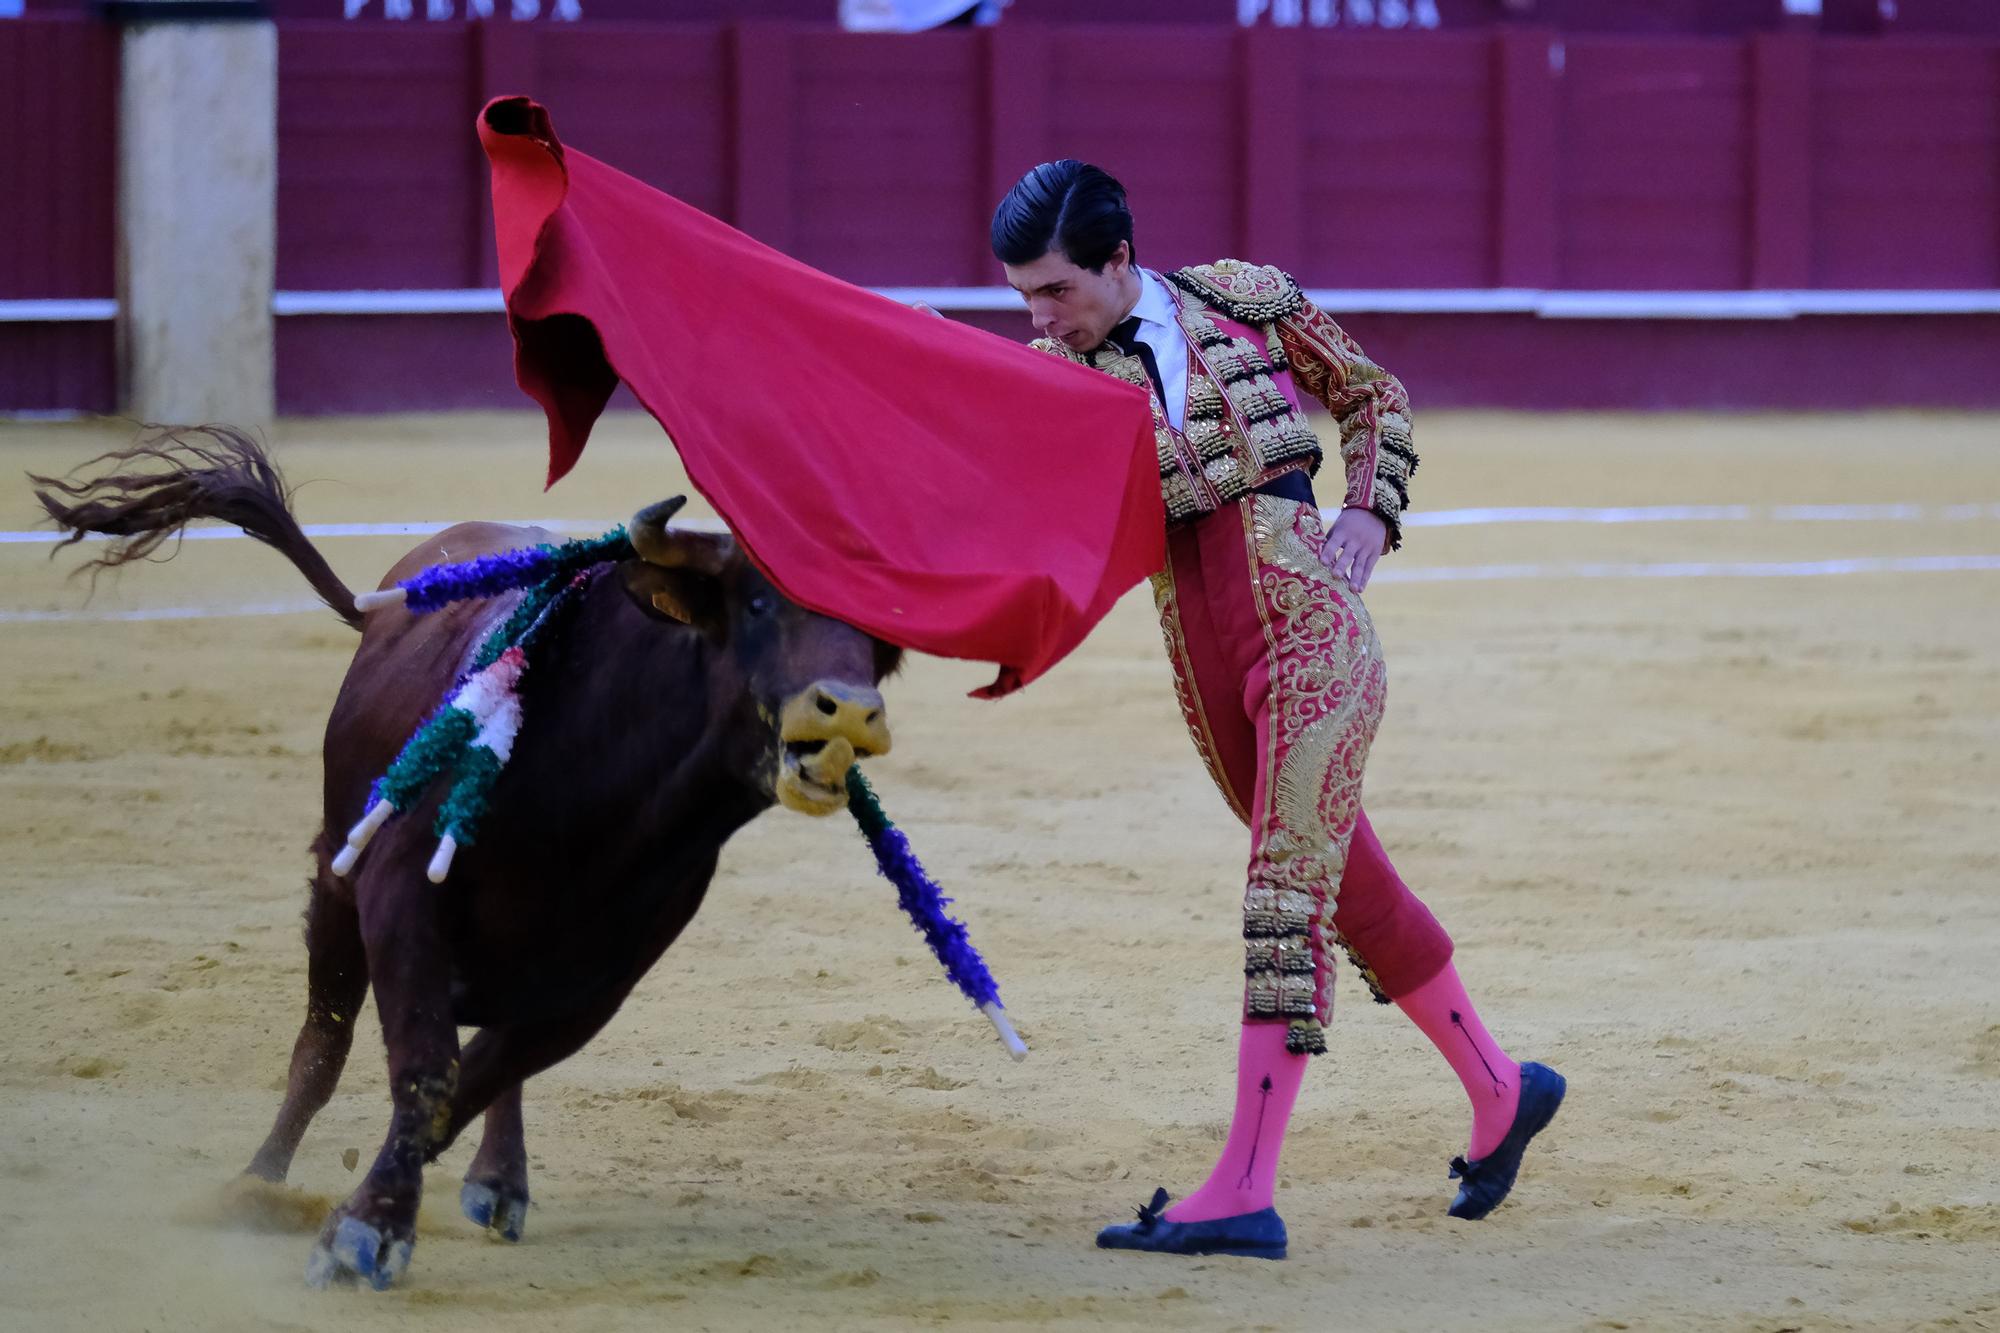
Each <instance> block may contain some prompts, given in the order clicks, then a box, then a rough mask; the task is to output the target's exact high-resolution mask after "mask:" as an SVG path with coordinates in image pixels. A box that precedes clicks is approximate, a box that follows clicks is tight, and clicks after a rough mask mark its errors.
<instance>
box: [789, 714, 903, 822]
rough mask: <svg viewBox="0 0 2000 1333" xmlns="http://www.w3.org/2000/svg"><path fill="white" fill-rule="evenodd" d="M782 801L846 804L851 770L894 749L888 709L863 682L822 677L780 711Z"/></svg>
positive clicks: (808, 808) (814, 808) (826, 810)
mask: <svg viewBox="0 0 2000 1333" xmlns="http://www.w3.org/2000/svg"><path fill="white" fill-rule="evenodd" d="M778 741H779V746H780V753H779V758H778V781H777V784H776V788H777V795H778V802H779V804H781V805H783V806H784V807H785V808H786V809H788V810H797V811H799V812H800V813H801V814H808V815H827V814H832V813H833V812H834V811H835V810H838V809H840V808H841V807H842V806H843V805H846V804H847V770H848V769H850V768H852V767H854V761H855V760H857V759H866V758H867V757H868V756H870V755H876V754H887V753H889V711H888V709H887V707H886V706H884V704H883V703H882V696H881V695H880V694H879V693H877V692H876V691H874V690H871V689H868V688H866V687H864V686H859V685H844V684H841V683H839V682H836V681H828V680H823V681H820V682H819V683H817V684H814V685H808V686H807V687H806V688H805V689H803V690H800V691H799V692H798V693H797V694H795V695H793V696H792V697H791V698H790V699H788V700H786V701H785V706H784V709H783V711H782V712H780V713H779V715H778Z"/></svg>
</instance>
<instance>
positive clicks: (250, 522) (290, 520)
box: [28, 425, 361, 629]
mask: <svg viewBox="0 0 2000 1333" xmlns="http://www.w3.org/2000/svg"><path fill="white" fill-rule="evenodd" d="M98 464H108V465H109V467H107V468H104V469H98V467H97V465H98ZM92 471H96V472H97V475H90V473H91V472H92ZM28 480H29V481H31V482H33V483H34V485H35V498H36V499H37V500H39V501H41V504H42V508H43V509H45V510H47V511H48V514H49V517H50V518H52V519H54V520H55V521H56V522H57V523H58V524H59V525H61V526H62V527H63V528H64V529H66V530H67V532H68V534H69V535H68V537H67V538H65V539H64V541H63V542H62V543H61V546H58V547H57V549H58V550H60V549H62V546H68V545H70V544H71V543H72V542H80V541H82V540H83V539H84V537H85V536H86V535H88V534H90V533H102V534H103V535H105V536H108V537H111V538H113V540H112V542H111V543H110V545H109V546H108V547H107V549H106V550H105V553H104V554H103V555H100V556H98V557H97V558H96V559H95V560H92V561H90V562H89V563H87V564H85V565H83V566H82V568H81V569H79V570H78V571H77V572H78V573H81V572H83V570H89V571H91V574H92V577H93V578H94V577H95V576H96V574H97V573H98V572H99V571H102V570H106V569H116V568H117V567H118V566H120V565H125V564H130V563H131V562H132V561H134V560H144V559H146V558H147V557H148V556H150V555H152V554H153V552H154V551H156V550H158V549H159V548H160V547H161V546H162V545H164V544H165V543H166V542H168V541H170V540H173V539H174V538H177V537H178V536H179V535H180V533H181V531H182V530H183V529H184V528H186V527H187V525H188V524H189V523H190V522H192V521H194V520H195V519H198V518H212V519H219V520H221V521H222V522H224V523H234V524H235V525H236V526H237V527H239V528H241V529H243V531H245V532H247V533H249V534H250V535H251V536H252V537H255V538H256V539H257V540H258V541H260V542H262V543H264V545H266V546H269V547H271V548H272V549H274V550H276V551H277V552H278V553H279V554H280V555H283V556H284V557H285V558H286V559H287V560H290V561H291V562H292V563H293V564H294V565H296V566H297V567H298V571H299V573H301V574H303V575H305V577H306V582H308V583H310V584H312V588H313V591H314V592H316V593H318V594H319V595H320V600H321V601H323V602H325V603H326V604H327V605H328V606H330V607H332V608H333V610H334V613H335V614H336V615H338V616H339V617H340V618H341V619H342V620H345V621H346V622H347V623H348V624H349V625H350V626H352V627H353V628H355V629H360V628H361V613H360V612H359V611H357V610H355V609H354V594H353V593H352V592H350V591H349V590H348V587H347V585H346V584H344V583H342V582H341V581H340V576H339V575H338V574H335V573H334V572H333V567H332V566H331V565H329V564H327V563H326V558H325V557H324V556H322V555H321V554H320V553H319V548H317V547H315V546H314V545H313V544H312V541H311V539H309V538H308V537H307V536H306V534H305V531H304V529H302V528H300V527H299V522H298V520H297V519H296V518H294V517H292V506H291V499H292V493H291V491H290V489H289V488H287V487H286V485H285V478H284V476H283V474H281V473H280V472H279V471H278V466H277V464H275V463H273V462H272V461H271V459H270V456H269V455H268V454H266V453H265V452H264V450H263V447H262V446H260V445H259V444H258V443H257V442H256V441H255V440H253V439H251V438H250V437H249V436H248V435H245V434H244V433H243V432H242V431H240V430H237V429H235V428H234V427H231V426H215V425H210V426H190V427H156V428H153V429H152V430H151V433H150V434H148V435H147V436H146V437H145V438H144V439H142V440H140V441H139V443H137V444H135V445H133V446H132V447H131V448H129V449H116V450H113V451H112V452H110V453H106V454H100V455H98V456H97V457H96V458H93V459H91V460H90V461H89V462H88V463H84V464H82V465H81V466H79V467H78V468H76V469H75V470H73V471H72V472H71V473H70V474H69V475H68V476H66V477H42V476H36V475H34V474H33V473H30V474H29V476H28ZM172 554H173V552H171V551H170V552H168V555H169V556H171V555H172Z"/></svg>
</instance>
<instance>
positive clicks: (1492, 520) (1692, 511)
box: [0, 504, 2000, 546]
mask: <svg viewBox="0 0 2000 1333" xmlns="http://www.w3.org/2000/svg"><path fill="white" fill-rule="evenodd" d="M1322 512H1323V513H1324V514H1325V515H1326V517H1328V518H1332V517H1333V515H1334V514H1335V513H1336V512H1338V511H1336V510H1332V509H1328V510H1323V511H1322ZM1978 519H2000V504H1953V505H1919V504H1877V505H1837V504H1829V505H1771V506H1768V507H1760V506H1756V505H1639V506H1627V507H1618V508H1602V509H1599V508H1577V507H1570V506H1535V507H1522V508H1491V509H1440V510H1437V511H1435V512H1429V513H1426V512H1422V511H1418V512H1415V513H1410V514H1406V515H1404V516H1403V526H1404V527H1406V528H1459V527H1484V526H1488V525H1500V524H1512V523H1551V524H1555V523H1577V524H1607V525H1609V524H1620V523H1745V522H1750V523H1756V522H1776V523H1964V522H1969V521H1973V520H1978ZM502 521H504V522H507V523H511V524H514V525H515V526H517V527H531V528H548V529H549V530H550V531H552V532H587V533H597V532H604V531H606V530H608V529H609V528H611V527H613V526H614V525H615V524H616V523H617V522H618V520H616V519H609V518H602V519H587V518H531V519H506V520H502ZM451 526H453V525H452V524H451V523H308V524H306V525H305V534H306V536H308V537H315V538H323V537H428V536H431V535H433V534H435V533H439V532H443V531H444V530H445V529H446V528H448V527H451ZM675 526H676V527H684V528H691V529H693V530H695V531H697V532H723V531H726V530H727V529H726V528H725V527H724V526H723V524H722V522H721V521H720V520H719V519H712V518H691V519H685V520H683V521H681V522H680V523H677V524H676V525H675ZM246 535H247V534H246V533H244V531H243V530H242V529H241V528H235V527H213V528H190V529H189V530H188V531H187V532H185V533H183V534H182V535H181V538H180V540H183V541H191V542H217V541H236V540H239V539H241V538H243V537H244V536H246ZM56 540H57V534H56V533H55V532H54V531H53V530H47V531H34V530H29V531H25V532H0V546H30V545H36V544H47V543H51V542H54V541H56ZM84 540H85V541H108V540H110V539H109V538H106V537H101V536H98V535H96V534H91V535H89V536H86V537H85V538H84Z"/></svg>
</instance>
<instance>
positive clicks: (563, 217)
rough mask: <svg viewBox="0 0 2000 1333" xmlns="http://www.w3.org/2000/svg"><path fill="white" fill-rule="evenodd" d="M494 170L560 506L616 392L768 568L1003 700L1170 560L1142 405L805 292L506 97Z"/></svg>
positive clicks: (796, 595) (956, 328) (785, 263)
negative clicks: (964, 666)
mask: <svg viewBox="0 0 2000 1333" xmlns="http://www.w3.org/2000/svg"><path fill="white" fill-rule="evenodd" d="M479 138H480V142H481V144H482V145H484V147H485V149H486V154H487V157H488V158H489V159H490V160H491V162H492V166H493V215H494V227H495V231H496V232H497V233H498V241H499V259H500V285H501V290H502V291H503V292H504V293H505V294H506V298H507V315H508V322H509V325H510V327H511V328H512V329H513V332H514V340H515V354H514V366H515V376H516V378H517V379H518V380H519V382H520V385H521V387H522V388H523V389H525V390H526V391H527V392H528V393H529V394H530V395H531V396H532V397H534V398H535V399H536V400H537V401H539V402H540V403H541V404H542V406H543V407H544V408H545V409H546V410H547V412H548V418H549V483H550V484H551V485H553V484H554V483H555V482H556V480H557V479H558V478H560V477H561V476H562V475H563V474H564V473H566V472H568V471H569V469H570V467H571V466H572V465H573V464H574V463H575V462H576V460H577V456H578V455H579V454H580V453H582V452H583V446H584V443H585V441H586V440H588V438H589V436H590V428H591V425H592V423H593V422H595V421H596V420H597V417H598V415H599V414H600V413H601V412H602V411H603V410H604V405H605V403H606V401H607V400H608V399H609V398H610V396H611V392H612V390H613V389H615V388H616V387H617V383H618V381H619V380H621V379H622V380H623V381H625V383H626V384H628V385H629V386H631V389H632V392H633V393H634V394H636V395H637V396H638V399H639V401H640V403H642V404H643V405H644V406H645V408H646V410H647V411H648V412H651V413H652V414H653V416H654V417H655V418H656V419H657V420H658V421H659V423H660V425H661V426H663V427H665V429H666V432H667V434H668V435H669V436H670V437H671V438H672V440H673V443H674V445H675V447H676V448H678V449H679V451H680V455H681V458H682V460H683V462H684V463H685V464H686V466H687V471H688V476H689V478H690V479H691V480H692V481H693V483H694V485H695V486H696V487H697V488H698V489H699V490H700V491H701V493H702V494H703V495H705V496H707V497H708V499H709V501H710V503H712V504H713V505H714V506H715V508H716V510H717V512H719V513H720V514H721V515H722V516H723V518H724V519H725V520H727V522H728V523H729V526H730V527H731V529H732V530H734V532H735V533H736V536H737V539H738V540H739V541H741V542H742V543H743V546H744V548H745V549H746V550H747V551H748V552H749V554H750V556H751V558H752V559H754V560H755V561H756V562H757V564H758V566H759V567H760V568H762V569H763V570H764V572H765V573H766V574H768V575H769V576H770V578H771V580H772V582H774V583H775V584H777V585H778V587H780V588H782V589H783V590H784V592H785V593H786V595H788V596H789V597H791V598H792V599H793V600H794V601H796V602H798V603H800V604H801V605H803V606H806V607H809V608H811V609H813V610H815V611H819V612H822V613H824V614H826V615H830V616H835V617H838V618H839V619H841V620H844V621H847V622H848V623H849V624H852V625H856V626H859V627H860V628H862V629H864V630H867V631H868V632H869V633H871V634H874V635H876V636H877V637H879V638H882V639H886V640H888V641H889V642H891V643H895V644H900V645H901V646H903V647H905V648H912V649H916V650H918V651H920V652H926V653H934V654H939V655H942V656H945V657H963V658H971V659H974V660H979V661H987V662H994V663H998V664H999V666H1000V675H999V678H998V679H997V680H996V681H995V682H994V683H993V684H992V685H990V686H988V687H986V688H985V689H983V690H980V691H978V692H977V693H978V694H979V695H981V696H983V697H989V698H991V697H997V696H999V695H1002V694H1006V693H1009V692H1010V691H1012V690H1014V689H1018V688H1019V687H1020V686H1022V685H1025V684H1026V683H1027V682H1029V681H1031V680H1033V679H1034V678H1035V677H1036V676H1039V675H1041V674H1042V673H1043V672H1045V671H1047V670H1048V669H1049V668H1050V667H1052V666H1054V665H1055V664H1056V663H1057V662H1059V661H1061V660H1062V658H1063V657H1064V656H1065V655H1066V654H1067V653H1068V652H1069V651H1070V650H1071V649H1072V648H1074V647H1076V645H1077V644H1078V643H1080V642H1082V641H1083V637H1084V635H1085V634H1087V633H1088V632H1089V631H1090V629H1091V627H1092V626H1093V625H1095V624H1096V623H1097V622H1098V621H1099V620H1100V619H1102V618H1103V616H1104V614H1105V612H1107V611H1108V610H1110V609H1111V605H1112V603H1113V602H1115V601H1116V600H1117V599H1118V597H1119V596H1120V595H1121V594H1123V593H1124V592H1125V590H1126V589H1128V588H1130V587H1131V586H1132V585H1133V584H1135V583H1137V582H1138V581H1139V580H1140V579H1142V578H1144V577H1145V576H1146V575H1148V574H1150V573H1151V572H1152V571H1154V570H1156V569H1158V568H1159V567H1160V565H1161V564H1162V563H1163V562H1164V560H1165V530H1166V518H1165V514H1164V511H1163V508H1162V503H1161V499H1160V485H1159V477H1158V466H1157V463H1156V461H1155V453H1154V448H1153V439H1152V424H1151V420H1150V412H1149V409H1148V407H1147V403H1146V396H1145V393H1144V391H1142V390H1140V389H1138V388H1136V387H1134V386H1132V385H1129V384H1123V383H1120V382H1118V381H1116V380H1113V379H1110V378H1109V377H1107V376H1104V375H1100V374H1098V373H1097V372H1095V371H1092V370H1088V369H1086V368H1084V367H1081V366H1077V365H1072V364H1070V363H1068V362H1064V361H1061V360H1058V359H1056V358H1054V357H1050V356H1046V355H1043V354H1042V353H1039V352H1035V351H1033V350H1031V349H1029V348H1026V347H1022V346H1020V345H1018V344H1016V343H1012V342H1009V341H1008V340H1006V339H1004V338H1000V337H997V336H995V335H993V334H989V333H983V332H980V331H979V330H977V329H972V328H968V327H966V326H964V325H961V324H954V323H951V322H950V321H947V320H941V319H938V318H936V317H935V316H932V315H928V314H924V313H921V312H918V311H914V310H911V309H909V308H907V307H905V306H902V305H900V304H898V303H896V302H894V301H890V300H887V299H885V298H883V297H880V296H877V295H874V294H873V293H871V292H867V291H864V290H863V289H861V288H859V287H854V286H850V285H849V284H847V283H845V282H841V281H839V280H838V279H836V278H831V277H828V276H827V275H826V274H824V273H821V272H819V271H818V270H816V269H812V268H808V267H807V266H806V265H804V264H801V263H799V262H798V261H797V260H794V259H790V258H788V257H786V256H785V255H782V254H780V253H778V252H777V251H775V250H773V249H771V248H770V247H768V246H765V245H761V244H759V243H758V242H756V241H754V240H751V239H750V238H749V237H748V236H745V235H744V234H742V233H741V232H739V231H737V230H735V229H734V228H733V227H729V226H726V225H724V224H723V223H721V222H718V221H716V220H715V219H714V218H711V217H709V216H708V215H707V214H705V213H702V212H701V211H699V210H698V209H695V208H692V207H690V206H689V205H687V204H684V203H682V202H681V201H679V200H678V199H675V198H672V197H671V196H669V195H666V194H662V193H661V192H660V191H658V190H655V189H653V188H651V187H650V186H648V185H645V184H643V183H642V182H640V181H638V180H635V179H633V178H632V177H630V176H627V175H625V174H624V173H623V172H620V171H616V170H613V169H612V168H611V167H608V166H606V165H605V164H604V163H602V162H599V161H597V160H596V159H595V158H592V157H588V156H586V155H585V154H583V153H579V152H576V151H574V150H573V149H568V148H565V147H564V146H563V145H562V144H561V143H560V142H559V141H558V140H557V139H556V135H555V129H554V127H553V126H552V124H551V123H550V120H549V115H548V112H547V111H545V110H544V109H543V108H542V107H541V106H539V105H537V104H536V103H534V102H532V101H530V100H528V99H527V98H525V97H507V98H499V99H496V100H494V101H493V102H491V103H489V104H488V105H487V107H486V109H485V111H484V112H482V113H481V115H480V118H479Z"/></svg>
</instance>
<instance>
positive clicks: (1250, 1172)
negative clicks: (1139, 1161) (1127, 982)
mask: <svg viewBox="0 0 2000 1333" xmlns="http://www.w3.org/2000/svg"><path fill="white" fill-rule="evenodd" d="M1311 1059H1312V1057H1311V1056H1309V1055H1293V1054H1292V1053H1291V1052H1289V1051H1287V1050H1286V1049H1285V1025H1284V1024H1283V1023H1245V1024H1244V1025H1243V1038H1242V1042H1241V1044H1240V1045H1239V1046H1238V1048H1237V1057H1236V1114H1235V1115H1234V1116H1233V1117H1232V1118H1231V1120H1230V1122H1229V1142H1227V1143H1225V1144H1224V1145H1223V1147H1222V1159H1221V1160H1220V1161H1218V1162H1217V1163H1216V1164H1215V1170H1213V1171H1211V1172H1209V1173H1208V1181H1207V1183H1206V1184H1204V1185H1203V1186H1202V1187H1201V1188H1200V1189H1198V1190H1196V1191H1195V1192H1194V1193H1193V1194H1191V1195H1189V1196H1188V1197H1187V1198H1185V1199H1182V1200H1181V1201H1180V1202H1179V1203H1177V1204H1175V1205H1174V1206H1173V1207H1172V1208H1169V1209H1168V1210H1167V1212H1166V1218H1167V1221H1169V1222H1206V1221H1208V1220H1209V1219H1211V1218H1216V1217H1235V1216H1236V1215H1237V1214H1239V1213H1254V1212H1257V1211H1258V1210H1259V1209H1263V1208H1269V1207H1270V1206H1271V1196H1272V1192H1273V1191H1274V1190H1275V1189H1276V1188H1277V1183H1278V1154H1279V1153H1280V1152H1282V1151H1283V1150H1284V1146H1285V1126H1286V1125H1287V1124H1288V1123H1289V1122H1290V1121H1291V1118H1292V1103H1293V1102H1295V1101H1297V1100H1298V1097H1299V1085H1300V1084H1301V1083H1303V1082H1305V1077H1306V1062H1307V1061H1309V1060H1311Z"/></svg>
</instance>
